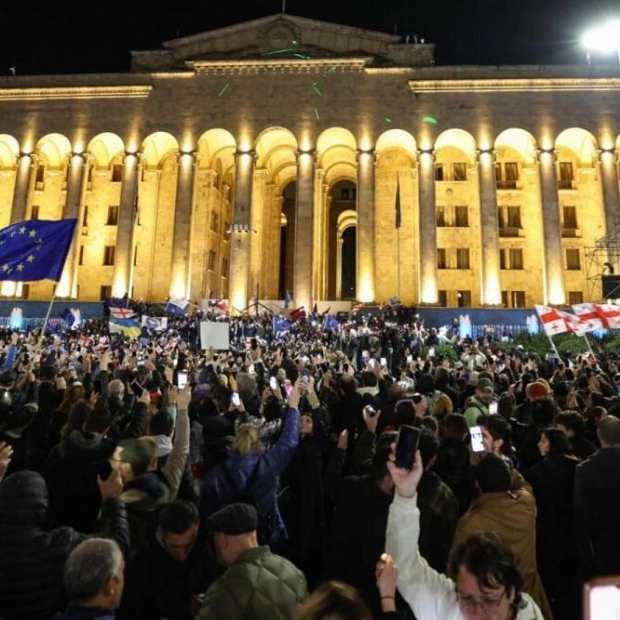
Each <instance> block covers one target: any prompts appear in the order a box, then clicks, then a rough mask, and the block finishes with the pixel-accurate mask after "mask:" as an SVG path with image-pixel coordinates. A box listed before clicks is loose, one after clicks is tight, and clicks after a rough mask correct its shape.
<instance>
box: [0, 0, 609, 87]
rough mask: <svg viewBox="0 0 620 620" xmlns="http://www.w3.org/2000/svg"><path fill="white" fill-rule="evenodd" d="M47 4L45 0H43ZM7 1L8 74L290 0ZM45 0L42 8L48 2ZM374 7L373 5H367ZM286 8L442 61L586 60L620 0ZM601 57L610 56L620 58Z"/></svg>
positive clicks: (75, 66) (124, 60)
mask: <svg viewBox="0 0 620 620" xmlns="http://www.w3.org/2000/svg"><path fill="white" fill-rule="evenodd" d="M37 4H38V3H37ZM2 5H4V6H2V7H1V8H0V29H1V30H0V75H10V74H11V67H16V72H17V74H18V75H43V74H62V73H69V74H71V73H108V72H126V71H128V70H129V64H130V51H131V50H145V49H160V48H161V46H160V44H161V42H162V41H167V40H170V39H174V38H176V37H177V36H186V35H191V34H196V33H199V32H204V31H207V30H211V29H214V28H218V27H222V26H227V25H230V24H234V23H237V22H242V21H246V20H249V19H255V18H258V17H265V16H267V15H272V14H274V13H279V12H280V11H281V10H282V0H172V2H166V3H162V2H161V0H160V1H159V2H158V1H156V0H154V1H153V2H135V1H134V2H132V0H125V2H123V3H119V2H93V1H88V0H81V1H80V2H79V3H74V2H73V1H72V0H66V1H65V2H55V3H46V4H39V5H38V6H35V4H33V3H32V2H28V1H27V0H5V1H4V2H2ZM39 7H41V8H39ZM365 7H367V8H365ZM286 12H287V13H291V14H293V15H301V16H303V17H311V18H314V19H319V20H325V21H333V22H336V23H342V24H349V25H352V26H358V27H361V28H370V29H374V30H379V31H383V32H389V33H394V32H395V31H396V32H397V33H398V34H401V35H405V34H411V35H413V34H418V35H419V36H421V37H424V38H425V39H426V41H427V42H433V43H435V44H436V50H435V58H436V62H437V64H441V65H445V64H555V63H558V64H565V63H577V62H579V63H581V62H584V63H585V51H584V49H583V48H582V47H581V46H580V43H579V39H580V36H581V35H582V33H583V32H584V30H586V29H587V28H588V27H590V26H592V25H596V24H597V23H598V22H601V21H603V20H605V19H607V18H610V17H618V18H620V2H618V0H615V1H612V0H520V1H519V0H425V1H422V2H420V1H419V0H329V2H328V1H327V0H322V1H316V2H312V1H308V0H286ZM611 60H613V59H610V58H607V59H605V58H602V57H601V58H600V62H611Z"/></svg>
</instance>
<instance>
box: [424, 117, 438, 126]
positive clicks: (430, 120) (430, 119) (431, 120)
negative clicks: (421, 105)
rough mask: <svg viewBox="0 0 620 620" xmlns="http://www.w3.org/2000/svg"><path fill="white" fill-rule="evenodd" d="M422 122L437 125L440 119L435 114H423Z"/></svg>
mask: <svg viewBox="0 0 620 620" xmlns="http://www.w3.org/2000/svg"><path fill="white" fill-rule="evenodd" d="M422 122H423V123H430V124H431V125H437V123H438V122H439V121H438V120H437V119H436V118H435V117H434V116H423V117H422Z"/></svg>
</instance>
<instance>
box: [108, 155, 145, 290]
mask: <svg viewBox="0 0 620 620" xmlns="http://www.w3.org/2000/svg"><path fill="white" fill-rule="evenodd" d="M139 159H140V156H139V155H138V154H137V153H125V159H124V161H123V181H122V184H121V197H120V205H119V209H118V225H117V227H116V251H115V253H114V272H113V274H112V295H113V296H114V297H122V296H123V295H125V293H127V294H128V295H129V296H131V294H132V292H131V271H132V266H133V229H134V224H135V219H136V205H137V203H138V164H139Z"/></svg>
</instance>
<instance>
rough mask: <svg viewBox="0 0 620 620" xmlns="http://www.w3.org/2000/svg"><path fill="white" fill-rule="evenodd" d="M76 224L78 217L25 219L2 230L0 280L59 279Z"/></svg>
mask: <svg viewBox="0 0 620 620" xmlns="http://www.w3.org/2000/svg"><path fill="white" fill-rule="evenodd" d="M76 224H77V219H75V218H72V219H65V220H25V221H23V222H16V223H15V224H11V225H10V226H7V227H6V228H3V229H2V230H0V280H11V281H13V282H35V281H37V280H45V279H49V280H54V281H55V282H58V281H59V280H60V276H61V275H62V270H63V267H64V265H65V260H66V258H67V254H68V253H69V248H70V247H71V242H72V241H73V233H74V232H75V227H76Z"/></svg>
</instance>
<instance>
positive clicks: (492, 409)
mask: <svg viewBox="0 0 620 620" xmlns="http://www.w3.org/2000/svg"><path fill="white" fill-rule="evenodd" d="M489 415H497V401H493V402H492V403H489Z"/></svg>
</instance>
